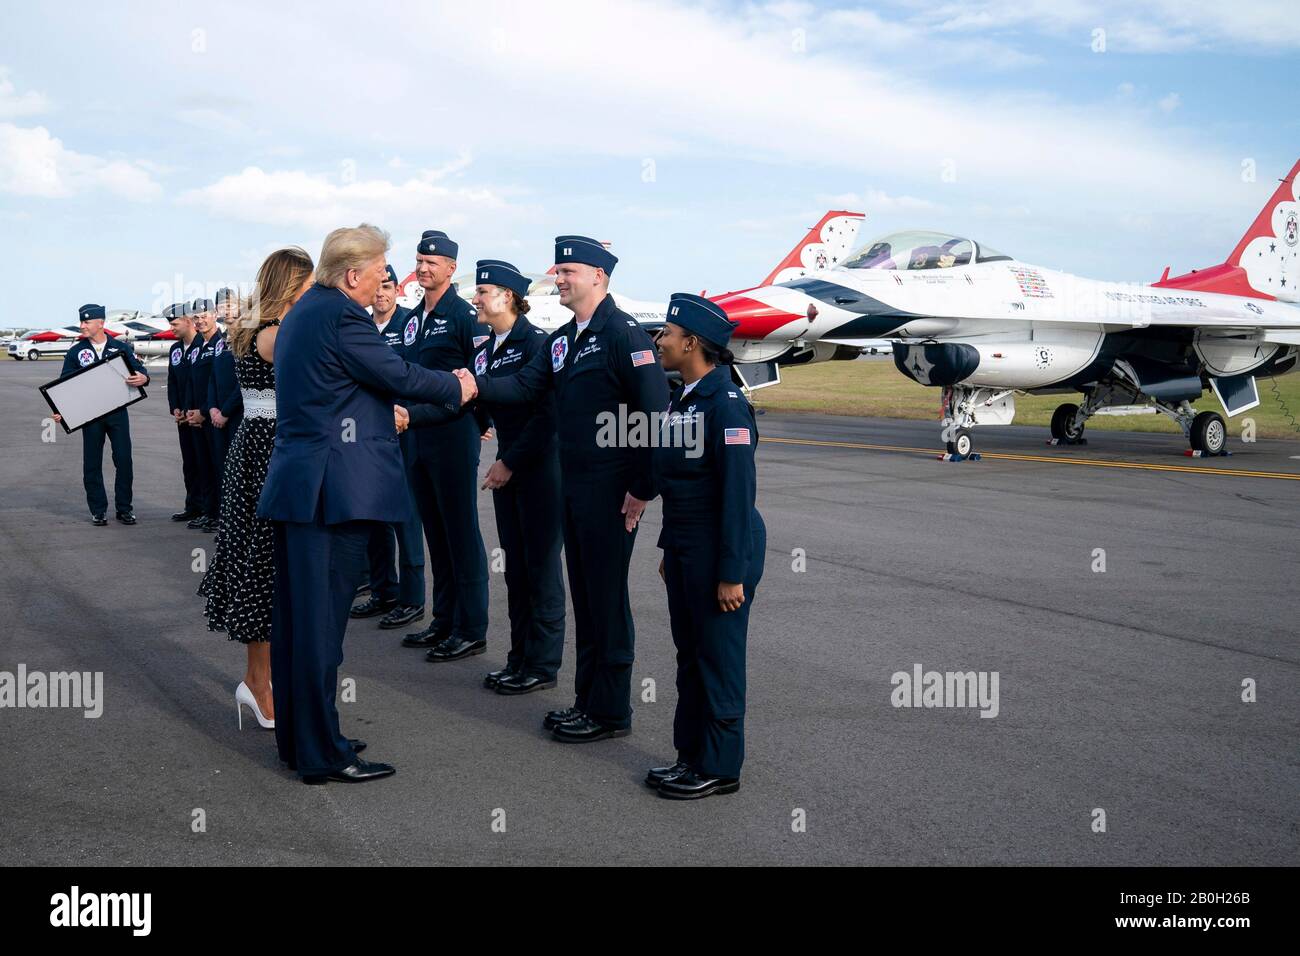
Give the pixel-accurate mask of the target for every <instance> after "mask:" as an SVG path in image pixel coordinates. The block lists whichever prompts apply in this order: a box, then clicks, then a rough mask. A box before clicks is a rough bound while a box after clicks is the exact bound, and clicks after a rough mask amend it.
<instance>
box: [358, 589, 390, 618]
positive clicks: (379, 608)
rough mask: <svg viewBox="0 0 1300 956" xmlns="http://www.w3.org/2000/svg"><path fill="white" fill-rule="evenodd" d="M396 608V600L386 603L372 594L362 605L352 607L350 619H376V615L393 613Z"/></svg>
mask: <svg viewBox="0 0 1300 956" xmlns="http://www.w3.org/2000/svg"><path fill="white" fill-rule="evenodd" d="M396 606H397V602H396V601H394V600H387V601H386V600H384V599H383V598H378V597H376V596H375V595H374V594H371V595H370V597H368V598H366V599H365V600H364V601H362V602H361V603H360V604H354V605H352V610H350V611H348V617H358V618H359V617H374V616H375V615H376V614H383V613H384V612H386V611H391V610H392V609H393V608H394V607H396Z"/></svg>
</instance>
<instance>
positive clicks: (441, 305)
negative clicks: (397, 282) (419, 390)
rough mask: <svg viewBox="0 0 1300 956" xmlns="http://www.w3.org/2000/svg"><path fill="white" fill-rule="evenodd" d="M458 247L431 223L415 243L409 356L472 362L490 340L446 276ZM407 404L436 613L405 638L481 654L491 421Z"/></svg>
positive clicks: (437, 650) (438, 363)
mask: <svg viewBox="0 0 1300 956" xmlns="http://www.w3.org/2000/svg"><path fill="white" fill-rule="evenodd" d="M458 252H459V247H458V246H457V244H456V243H455V242H453V241H452V240H451V239H449V238H447V235H446V233H444V232H440V231H438V230H432V229H431V230H428V231H426V232H425V233H424V235H423V236H422V237H421V238H420V242H419V245H418V246H417V247H416V256H415V259H416V262H415V272H416V278H418V279H419V280H420V284H421V285H422V286H423V287H424V289H425V297H424V299H423V300H422V301H421V302H420V304H419V305H417V306H416V307H415V309H414V310H412V318H415V319H417V320H418V321H419V323H420V326H419V331H418V333H417V337H416V340H415V341H414V342H413V343H412V344H411V345H409V346H407V349H406V358H407V360H408V361H410V362H412V363H413V364H416V365H420V366H421V367H423V368H426V369H431V370H434V371H442V372H452V371H455V370H456V369H458V368H469V366H470V364H471V363H472V362H473V360H474V352H475V350H476V349H477V348H478V347H479V346H480V345H482V344H483V342H485V341H487V335H488V330H487V329H485V328H483V327H482V326H481V325H479V323H478V318H477V316H476V314H475V312H474V309H473V307H472V306H471V305H470V304H469V303H468V302H466V301H465V300H464V299H462V298H461V297H460V296H459V295H457V293H456V287H455V286H454V285H453V284H452V283H451V277H452V275H454V274H455V270H456V256H457V254H458ZM426 283H427V284H426ZM435 295H436V296H437V298H436V299H434V301H433V302H432V303H430V301H429V300H430V298H431V297H433V296H435ZM407 321H408V322H409V321H410V319H408V320H407ZM409 412H410V416H411V425H410V428H411V431H413V432H414V433H415V438H414V442H415V453H416V461H415V466H414V468H413V469H412V470H411V491H412V493H413V495H414V496H415V503H416V505H417V506H418V507H419V509H420V518H421V521H422V522H423V523H424V537H425V540H426V541H427V542H428V545H429V564H430V570H431V571H432V573H433V621H432V622H431V623H430V625H429V628H428V629H426V630H425V631H422V632H417V633H416V634H415V635H408V637H407V638H406V639H405V640H403V642H402V643H403V644H405V645H406V646H408V647H411V646H416V647H419V646H428V644H427V642H429V641H432V640H435V639H438V638H439V635H445V636H443V637H441V639H439V640H438V641H437V643H435V644H433V645H432V646H431V647H429V650H428V652H427V653H426V654H425V659H426V660H428V661H431V662H434V663H440V662H445V661H456V660H460V659H461V658H465V657H470V656H473V655H475V654H482V653H483V651H484V650H485V649H486V647H487V624H488V576H487V556H486V555H485V554H484V551H483V536H482V534H481V533H480V532H479V526H478V487H477V486H478V460H479V446H480V444H481V443H482V438H481V435H482V434H483V433H484V432H485V431H486V430H487V427H488V426H487V423H486V420H485V419H480V418H479V417H478V416H476V415H474V414H472V413H468V412H467V413H465V414H461V415H457V416H456V417H454V418H453V419H452V420H451V421H438V420H437V418H438V415H437V412H436V410H433V409H430V408H428V407H427V406H424V405H421V404H414V403H413V404H411V405H410V408H409ZM448 626H450V633H447V630H446V629H447V628H448ZM416 642H425V643H416Z"/></svg>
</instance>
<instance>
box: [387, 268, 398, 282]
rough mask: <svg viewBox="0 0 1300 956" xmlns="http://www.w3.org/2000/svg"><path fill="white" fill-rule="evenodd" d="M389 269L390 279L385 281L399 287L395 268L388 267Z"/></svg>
mask: <svg viewBox="0 0 1300 956" xmlns="http://www.w3.org/2000/svg"><path fill="white" fill-rule="evenodd" d="M387 269H388V278H387V279H385V280H384V281H385V282H391V283H392V284H393V285H397V273H396V272H394V271H393V267H392V266H391V265H389V266H387Z"/></svg>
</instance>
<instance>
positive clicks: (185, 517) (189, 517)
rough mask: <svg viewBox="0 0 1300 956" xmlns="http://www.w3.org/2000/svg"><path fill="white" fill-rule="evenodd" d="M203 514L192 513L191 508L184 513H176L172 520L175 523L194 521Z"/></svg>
mask: <svg viewBox="0 0 1300 956" xmlns="http://www.w3.org/2000/svg"><path fill="white" fill-rule="evenodd" d="M202 513H203V512H201V511H191V510H190V509H189V508H186V509H185V510H184V511H178V512H176V513H175V514H174V515H172V520H173V521H193V520H194V519H195V518H197V517H198V516H199V515H201V514H202Z"/></svg>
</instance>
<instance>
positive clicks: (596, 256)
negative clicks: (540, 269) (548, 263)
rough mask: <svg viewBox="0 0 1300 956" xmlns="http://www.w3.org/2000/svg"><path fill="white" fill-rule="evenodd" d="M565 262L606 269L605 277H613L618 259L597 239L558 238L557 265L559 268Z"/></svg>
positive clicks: (556, 249) (556, 244) (556, 238)
mask: <svg viewBox="0 0 1300 956" xmlns="http://www.w3.org/2000/svg"><path fill="white" fill-rule="evenodd" d="M564 262H581V263H583V264H584V265H589V266H596V267H597V268H598V269H604V270H605V275H613V273H614V266H615V264H616V263H617V262H618V257H617V256H614V255H611V254H610V251H609V250H608V249H606V248H605V247H604V246H603V245H601V244H600V243H599V242H597V241H596V240H595V239H588V238H587V237H586V236H556V237H555V264H556V265H557V266H558V265H560V264H561V263H564Z"/></svg>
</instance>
